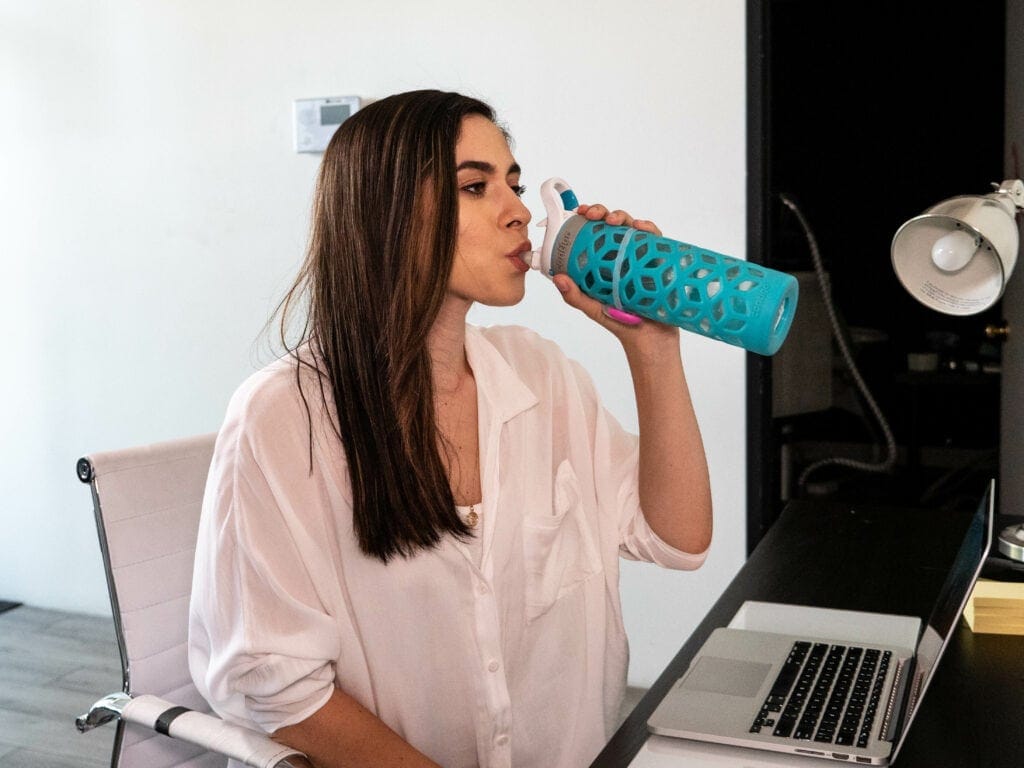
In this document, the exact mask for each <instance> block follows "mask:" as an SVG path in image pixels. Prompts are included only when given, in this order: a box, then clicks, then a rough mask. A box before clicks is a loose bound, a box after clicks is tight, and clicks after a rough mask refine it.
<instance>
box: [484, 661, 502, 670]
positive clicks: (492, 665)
mask: <svg viewBox="0 0 1024 768" xmlns="http://www.w3.org/2000/svg"><path fill="white" fill-rule="evenodd" d="M500 666H501V665H500V664H499V663H498V662H496V661H492V662H491V663H490V664H488V665H487V669H489V670H490V671H491V672H497V671H498V667H500Z"/></svg>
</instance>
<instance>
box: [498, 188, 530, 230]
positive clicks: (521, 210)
mask: <svg viewBox="0 0 1024 768" xmlns="http://www.w3.org/2000/svg"><path fill="white" fill-rule="evenodd" d="M508 194H509V195H510V196H511V200H510V201H509V205H508V208H507V210H506V213H505V217H504V218H505V221H504V225H505V226H506V227H508V228H509V229H521V228H523V227H525V226H526V225H527V224H529V223H530V220H531V219H532V218H533V215H532V214H531V213H530V209H529V208H527V207H526V206H525V205H523V201H522V199H521V198H520V197H519V195H517V194H516V193H515V192H514V191H513V190H512V189H511V188H510V189H509V190H508Z"/></svg>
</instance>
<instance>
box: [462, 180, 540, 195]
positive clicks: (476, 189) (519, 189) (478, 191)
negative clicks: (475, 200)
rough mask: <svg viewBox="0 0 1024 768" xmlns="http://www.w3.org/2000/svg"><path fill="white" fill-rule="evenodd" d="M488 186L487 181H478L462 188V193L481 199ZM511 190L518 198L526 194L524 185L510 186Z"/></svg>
mask: <svg viewBox="0 0 1024 768" xmlns="http://www.w3.org/2000/svg"><path fill="white" fill-rule="evenodd" d="M486 185H487V182H485V181H476V182H473V183H472V184H467V185H466V186H464V187H462V191H463V192H467V193H468V194H470V195H474V196H476V197H480V196H481V195H483V193H484V191H483V187H485V186H486ZM510 189H511V190H512V191H513V192H515V193H516V197H522V196H523V195H525V194H526V185H524V184H512V185H510Z"/></svg>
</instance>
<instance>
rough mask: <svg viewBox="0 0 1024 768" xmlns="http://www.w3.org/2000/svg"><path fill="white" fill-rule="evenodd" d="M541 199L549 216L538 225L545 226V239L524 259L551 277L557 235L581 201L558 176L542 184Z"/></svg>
mask: <svg viewBox="0 0 1024 768" xmlns="http://www.w3.org/2000/svg"><path fill="white" fill-rule="evenodd" d="M540 199H541V202H542V203H544V211H545V213H547V216H546V217H545V218H544V220H543V221H541V222H540V223H539V224H538V225H537V226H539V227H543V228H544V239H543V242H542V244H541V246H540V248H538V249H537V250H536V251H531V252H530V253H529V254H523V260H524V261H525V262H526V263H527V264H529V265H530V268H531V269H536V270H538V271H539V272H541V273H542V274H544V275H547V276H548V277H551V276H552V272H551V251H552V250H553V246H554V241H555V236H556V235H557V234H558V230H559V229H561V228H562V224H563V222H565V221H566V219H570V218H572V217H573V215H574V214H575V212H576V208H577V207H578V206H579V202H578V201H577V200H576V195H575V194H573V191H572V187H570V186H569V183H568V182H567V181H565V180H564V179H560V178H558V177H555V178H551V179H548V180H547V181H545V182H544V183H543V184H541V187H540Z"/></svg>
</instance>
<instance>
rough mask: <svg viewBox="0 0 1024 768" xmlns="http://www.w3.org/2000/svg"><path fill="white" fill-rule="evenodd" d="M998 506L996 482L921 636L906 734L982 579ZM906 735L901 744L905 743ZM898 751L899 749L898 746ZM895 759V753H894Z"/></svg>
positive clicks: (955, 561)
mask: <svg viewBox="0 0 1024 768" xmlns="http://www.w3.org/2000/svg"><path fill="white" fill-rule="evenodd" d="M994 507H995V481H994V480H993V481H991V482H989V485H988V490H987V491H986V492H985V495H984V497H983V498H982V500H981V503H979V504H978V509H977V510H976V511H975V513H974V516H973V517H972V518H971V523H970V525H969V526H968V528H967V532H966V533H965V534H964V540H963V543H961V545H960V550H959V551H958V552H957V555H956V558H955V559H954V560H953V565H952V567H951V568H950V571H949V574H948V575H947V576H946V581H945V583H944V584H943V585H942V589H941V590H940V592H939V597H938V599H937V600H936V601H935V606H934V608H933V609H932V615H931V616H930V617H929V618H928V623H927V625H926V626H925V628H924V632H922V633H921V639H920V641H919V642H918V644H917V654H916V656H915V672H914V684H913V687H912V688H911V692H910V700H909V701H908V704H907V706H908V710H907V717H906V718H905V719H904V725H903V731H902V735H905V734H906V733H907V730H908V729H909V728H910V722H911V720H912V719H913V717H914V714H915V711H916V709H917V703H918V702H919V701H920V700H921V698H922V697H923V696H924V692H925V689H926V688H927V687H928V683H929V682H930V681H931V679H932V674H933V673H934V672H935V667H936V666H937V665H938V663H939V658H940V657H941V656H942V652H943V650H945V647H946V643H947V642H948V640H949V638H950V636H951V635H952V634H953V632H955V631H956V628H957V623H958V622H959V620H960V615H961V614H962V613H963V610H964V606H966V605H967V600H968V598H969V597H970V595H971V590H972V589H973V588H974V582H975V581H977V579H978V574H979V573H980V572H981V566H982V565H983V564H984V562H985V556H986V555H987V554H988V549H989V546H990V545H991V543H992V516H993V514H994ZM902 735H901V738H900V741H901V742H902V740H903V739H902ZM897 749H898V747H897ZM894 756H895V753H894Z"/></svg>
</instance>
